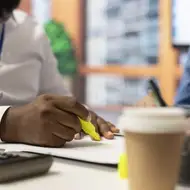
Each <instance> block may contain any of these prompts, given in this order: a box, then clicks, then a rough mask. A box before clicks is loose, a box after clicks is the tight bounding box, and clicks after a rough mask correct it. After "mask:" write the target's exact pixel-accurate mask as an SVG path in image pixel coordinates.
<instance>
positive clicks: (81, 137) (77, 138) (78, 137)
mask: <svg viewBox="0 0 190 190" xmlns="http://www.w3.org/2000/svg"><path fill="white" fill-rule="evenodd" d="M84 136H85V134H84V133H83V132H80V133H77V134H76V135H75V137H74V139H75V140H81V139H83V138H84Z"/></svg>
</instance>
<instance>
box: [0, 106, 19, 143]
mask: <svg viewBox="0 0 190 190" xmlns="http://www.w3.org/2000/svg"><path fill="white" fill-rule="evenodd" d="M13 109H14V108H11V107H10V108H8V109H7V110H6V111H5V113H4V115H3V117H2V119H1V123H0V139H1V140H2V141H6V142H12V141H15V140H16V139H17V136H18V135H17V126H16V120H15V119H14V116H13V115H14V114H12V110H13Z"/></svg>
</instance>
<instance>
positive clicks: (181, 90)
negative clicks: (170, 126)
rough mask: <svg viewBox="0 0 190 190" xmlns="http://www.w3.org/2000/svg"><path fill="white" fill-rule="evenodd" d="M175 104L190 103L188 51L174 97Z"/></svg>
mask: <svg viewBox="0 0 190 190" xmlns="http://www.w3.org/2000/svg"><path fill="white" fill-rule="evenodd" d="M175 105H190V51H189V52H188V58H187V62H186V63H185V65H184V67H183V75H182V78H181V80H180V83H179V87H178V90H177V94H176V97H175Z"/></svg>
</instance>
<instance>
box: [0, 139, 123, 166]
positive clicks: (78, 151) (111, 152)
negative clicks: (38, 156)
mask: <svg viewBox="0 0 190 190" xmlns="http://www.w3.org/2000/svg"><path fill="white" fill-rule="evenodd" d="M123 147H124V142H123V137H115V139H114V140H106V139H103V140H102V141H100V142H95V141H92V140H91V139H90V138H89V137H88V136H86V137H85V138H84V139H82V140H74V141H72V142H69V143H67V144H66V145H65V147H64V148H42V147H37V146H30V145H23V144H7V143H1V144H0V149H5V150H6V151H26V152H33V153H42V154H50V155H52V156H56V157H60V158H66V159H72V160H78V161H84V162H90V163H96V164H103V165H117V164H118V161H119V157H120V154H121V153H122V152H123V150H124V148H123Z"/></svg>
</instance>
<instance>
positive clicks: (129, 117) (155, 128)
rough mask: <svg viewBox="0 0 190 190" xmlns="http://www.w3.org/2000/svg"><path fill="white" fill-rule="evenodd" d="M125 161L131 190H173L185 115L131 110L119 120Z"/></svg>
mask: <svg viewBox="0 0 190 190" xmlns="http://www.w3.org/2000/svg"><path fill="white" fill-rule="evenodd" d="M119 125H120V126H122V129H123V132H124V135H125V142H126V153H127V157H128V180H129V183H128V184H129V189H130V190H174V189H175V185H176V183H177V182H178V178H179V168H180V160H181V159H180V158H181V156H180V154H181V147H182V144H183V139H184V134H185V131H186V130H188V122H187V119H186V111H185V110H184V109H181V108H130V109H126V110H125V111H124V113H123V116H122V117H121V118H120V119H119Z"/></svg>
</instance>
